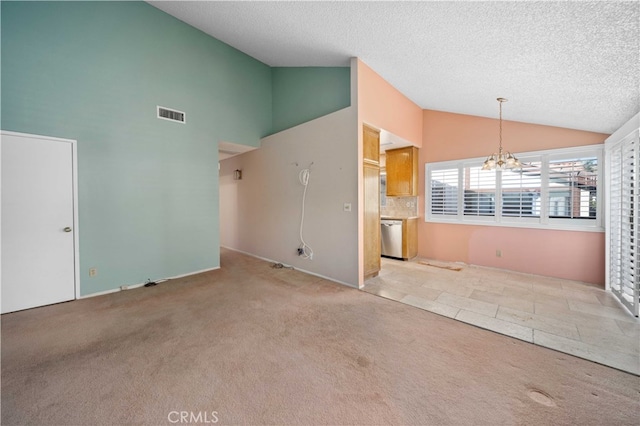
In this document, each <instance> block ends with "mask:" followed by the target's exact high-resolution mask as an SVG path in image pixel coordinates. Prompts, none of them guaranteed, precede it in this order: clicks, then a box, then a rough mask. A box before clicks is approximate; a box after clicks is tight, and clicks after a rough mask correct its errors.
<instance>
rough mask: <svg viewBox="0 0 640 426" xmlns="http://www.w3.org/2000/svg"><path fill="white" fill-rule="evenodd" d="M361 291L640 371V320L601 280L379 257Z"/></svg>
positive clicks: (621, 368)
mask: <svg viewBox="0 0 640 426" xmlns="http://www.w3.org/2000/svg"><path fill="white" fill-rule="evenodd" d="M425 263H429V265H426V264H425ZM447 268H456V269H460V270H452V269H447ZM363 290H364V291H366V292H368V293H372V294H376V295H378V296H381V297H385V298H387V299H393V300H397V301H399V302H402V303H406V304H408V305H412V306H415V307H417V308H420V309H424V310H427V311H430V312H433V313H436V314H439V315H444V316H447V317H449V318H453V319H456V320H458V321H462V322H466V323H468V324H472V325H475V326H478V327H482V328H485V329H488V330H492V331H495V332H497V333H501V334H505V335H507V336H511V337H515V338H517V339H521V340H525V341H527V342H531V343H533V344H536V345H540V346H544V347H547V348H551V349H555V350H558V351H561V352H564V353H568V354H571V355H575V356H578V357H580V358H585V359H588V360H591V361H595V362H598V363H600V364H604V365H608V366H610V367H614V368H617V369H620V370H623V371H627V372H630V373H633V374H636V375H640V320H638V318H635V317H633V316H632V315H631V314H630V313H629V312H628V311H627V310H625V308H624V307H622V305H621V304H620V303H619V302H618V301H617V300H616V298H615V297H614V296H613V295H612V294H610V293H608V292H606V291H605V290H603V289H601V288H600V287H599V286H594V285H592V284H586V283H581V282H576V281H569V280H562V279H556V278H548V277H541V276H536V275H528V274H520V273H516V272H509V271H501V270H496V269H490V268H483V267H476V266H468V265H460V264H453V263H452V264H447V263H444V262H436V261H427V260H424V259H414V260H412V261H409V262H402V261H399V260H393V259H386V258H382V270H381V271H380V275H379V276H377V277H375V278H371V279H369V280H367V281H366V282H365V287H364V288H363Z"/></svg>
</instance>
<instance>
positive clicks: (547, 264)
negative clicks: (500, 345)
mask: <svg viewBox="0 0 640 426" xmlns="http://www.w3.org/2000/svg"><path fill="white" fill-rule="evenodd" d="M421 225H422V226H421V227H420V226H419V232H420V241H419V242H418V247H419V248H420V256H424V257H427V258H431V259H439V260H448V261H455V262H464V263H468V264H471V265H481V266H489V267H493V268H500V269H507V270H510V271H518V272H525V273H530V274H536V275H545V276H549V277H558V278H566V279H570V280H577V281H584V282H590V283H595V284H603V283H604V271H605V269H604V248H605V238H604V237H605V236H604V233H603V232H576V231H556V230H544V229H523V228H506V227H496V226H476V225H455V224H443V223H422V224H421ZM498 249H499V250H501V251H502V257H496V250H498Z"/></svg>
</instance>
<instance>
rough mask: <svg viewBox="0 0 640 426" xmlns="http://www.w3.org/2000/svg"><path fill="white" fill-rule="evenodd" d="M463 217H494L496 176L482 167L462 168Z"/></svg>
mask: <svg viewBox="0 0 640 426" xmlns="http://www.w3.org/2000/svg"><path fill="white" fill-rule="evenodd" d="M462 173H463V182H464V214H465V216H494V215H495V211H496V202H495V199H496V175H495V173H485V172H484V171H482V166H467V167H464V168H463V171H462Z"/></svg>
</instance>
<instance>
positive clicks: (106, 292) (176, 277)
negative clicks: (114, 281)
mask: <svg viewBox="0 0 640 426" xmlns="http://www.w3.org/2000/svg"><path fill="white" fill-rule="evenodd" d="M216 269H220V267H219V266H216V267H214V268H207V269H201V270H199V271H193V272H188V273H186V274H181V275H175V276H173V277H169V278H162V279H159V280H156V281H154V282H155V283H162V282H165V281H169V280H175V279H178V278H184V277H188V276H190V275H196V274H202V273H204V272H209V271H215V270H216ZM145 284H146V283H138V284H129V285H123V286H120V287H119V288H113V289H111V290H105V291H100V292H97V293H91V294H86V295H84V296H80V297H79V298H78V299H88V298H89V297H96V296H104V295H105V294H111V293H116V292H118V291H127V290H133V289H135V288H140V287H144V285H145Z"/></svg>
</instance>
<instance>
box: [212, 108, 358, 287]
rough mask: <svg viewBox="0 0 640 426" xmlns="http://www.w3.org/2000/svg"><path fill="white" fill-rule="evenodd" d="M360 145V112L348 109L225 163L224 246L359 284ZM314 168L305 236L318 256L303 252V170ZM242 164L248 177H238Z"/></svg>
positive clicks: (272, 138)
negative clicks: (306, 256)
mask: <svg viewBox="0 0 640 426" xmlns="http://www.w3.org/2000/svg"><path fill="white" fill-rule="evenodd" d="M357 144H358V129H357V116H356V111H355V108H354V107H348V108H345V109H342V110H340V111H337V112H334V113H332V114H328V115H326V116H323V117H320V118H318V119H315V120H312V121H309V122H307V123H304V124H301V125H299V126H296V127H293V128H291V129H287V130H284V131H282V132H279V133H276V134H274V135H271V136H268V137H266V138H264V139H262V146H261V148H260V149H258V150H255V151H252V152H248V153H246V154H242V155H238V156H236V157H232V158H229V159H227V160H224V161H221V162H220V242H221V245H222V246H223V247H228V248H231V249H235V250H239V251H243V252H246V253H250V254H253V255H255V256H259V257H263V258H266V259H270V260H273V261H277V262H282V263H284V264H287V265H292V266H294V267H295V268H296V269H300V270H305V271H308V272H311V273H313V274H317V275H321V276H324V277H327V278H330V279H332V280H334V281H338V282H341V283H344V284H348V285H351V286H354V287H357V286H358V158H357V154H358V145H357ZM311 163H313V165H311ZM306 168H310V170H311V175H310V180H309V186H308V189H307V198H306V204H305V219H304V229H303V235H304V239H305V241H306V243H307V244H308V245H309V246H311V247H312V248H313V252H314V254H313V260H304V259H302V258H300V257H298V256H297V254H296V249H297V247H298V246H299V244H300V242H299V230H300V214H301V205H302V194H303V190H304V186H303V185H302V184H301V183H300V182H299V180H298V174H299V173H300V171H301V170H303V169H306ZM235 169H241V170H242V180H234V179H233V171H234V170H235ZM344 203H351V206H352V211H351V212H345V211H343V205H344ZM221 266H222V268H224V264H223V265H221Z"/></svg>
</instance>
